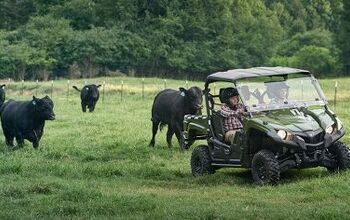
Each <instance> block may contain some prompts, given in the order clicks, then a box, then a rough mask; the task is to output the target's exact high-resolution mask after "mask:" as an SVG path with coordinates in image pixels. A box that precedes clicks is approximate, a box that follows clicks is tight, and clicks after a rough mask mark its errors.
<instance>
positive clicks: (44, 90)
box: [1, 78, 339, 110]
mask: <svg viewBox="0 0 350 220" xmlns="http://www.w3.org/2000/svg"><path fill="white" fill-rule="evenodd" d="M91 81H94V82H95V84H97V85H98V84H100V85H101V88H100V89H99V90H100V98H101V100H102V102H105V101H106V96H107V94H108V95H110V96H119V100H120V101H124V100H125V96H126V95H127V94H133V95H135V94H136V95H139V97H140V99H142V100H145V99H146V98H147V97H148V96H150V97H152V98H153V97H154V95H156V94H157V93H158V92H159V91H161V90H163V89H167V88H173V89H178V88H179V87H185V88H186V89H188V88H189V87H191V86H199V87H202V86H203V84H204V83H203V82H195V81H191V82H189V81H188V80H185V81H183V82H182V83H181V81H172V82H171V83H169V81H168V80H167V79H145V78H141V79H136V78H135V79H132V80H127V79H121V80H118V79H113V80H110V81H109V82H107V80H106V79H104V80H96V79H94V80H91ZM96 82H98V83H96ZM1 83H2V84H6V98H7V99H10V98H18V97H22V98H28V97H31V96H33V95H35V96H41V95H49V96H50V97H51V98H52V99H55V98H58V97H60V98H62V97H64V96H65V97H66V99H67V101H69V99H70V98H71V96H72V95H73V93H72V92H71V90H72V86H73V85H80V88H82V87H83V86H84V85H87V84H93V82H88V81H87V80H73V81H71V80H67V81H64V80H57V81H55V80H51V81H39V80H35V81H24V80H22V81H20V82H15V81H13V80H11V79H8V80H2V82H1ZM216 89H217V88H216V84H214V87H213V90H214V91H213V92H214V93H215V92H216V91H215V90H216ZM332 93H333V95H332V96H333V97H332V98H333V100H329V104H330V105H332V106H333V108H334V110H336V108H337V105H338V101H339V100H338V93H339V83H338V81H336V82H335V84H334V90H333V92H332ZM328 94H329V93H328ZM74 95H76V94H74ZM75 97H76V96H75ZM329 97H331V95H329Z"/></svg>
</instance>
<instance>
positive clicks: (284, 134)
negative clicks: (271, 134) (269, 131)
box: [277, 130, 292, 141]
mask: <svg viewBox="0 0 350 220" xmlns="http://www.w3.org/2000/svg"><path fill="white" fill-rule="evenodd" d="M277 135H278V136H279V137H280V138H281V139H282V140H285V141H289V140H291V139H292V134H291V133H289V132H287V131H285V130H278V131H277Z"/></svg>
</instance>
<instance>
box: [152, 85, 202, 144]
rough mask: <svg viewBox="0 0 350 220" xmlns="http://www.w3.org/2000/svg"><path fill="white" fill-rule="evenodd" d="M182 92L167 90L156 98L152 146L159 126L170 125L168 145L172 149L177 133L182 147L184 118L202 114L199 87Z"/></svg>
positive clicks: (153, 113)
mask: <svg viewBox="0 0 350 220" xmlns="http://www.w3.org/2000/svg"><path fill="white" fill-rule="evenodd" d="M179 90H180V91H177V90H173V89H166V90H163V91H161V92H160V93H158V95H157V96H156V97H155V98H154V102H153V106H152V123H153V126H152V132H153V136H152V140H151V142H150V144H149V145H150V146H152V147H154V144H155V136H156V134H157V131H158V126H159V125H160V128H162V126H163V125H165V124H167V125H168V131H167V135H166V136H167V138H166V139H167V143H168V146H169V147H171V146H172V144H171V139H172V137H173V135H174V133H175V135H176V137H177V140H178V141H179V144H180V147H181V146H182V145H181V133H182V124H183V119H184V116H185V115H187V114H193V115H195V114H198V113H200V112H201V108H202V101H203V97H202V96H203V93H202V90H201V89H200V88H198V87H191V88H189V89H188V90H186V89H184V88H182V87H181V88H180V89H179ZM181 150H183V149H181Z"/></svg>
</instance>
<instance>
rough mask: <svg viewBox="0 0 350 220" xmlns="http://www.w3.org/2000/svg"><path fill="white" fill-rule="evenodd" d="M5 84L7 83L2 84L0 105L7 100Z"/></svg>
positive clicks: (0, 87)
mask: <svg viewBox="0 0 350 220" xmlns="http://www.w3.org/2000/svg"><path fill="white" fill-rule="evenodd" d="M5 86H6V85H5V84H2V85H1V86H0V106H1V105H2V104H4V102H5V90H4V88H5Z"/></svg>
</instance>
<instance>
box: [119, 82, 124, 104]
mask: <svg viewBox="0 0 350 220" xmlns="http://www.w3.org/2000/svg"><path fill="white" fill-rule="evenodd" d="M123 87H124V81H123V80H122V87H121V91H120V101H123Z"/></svg>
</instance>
